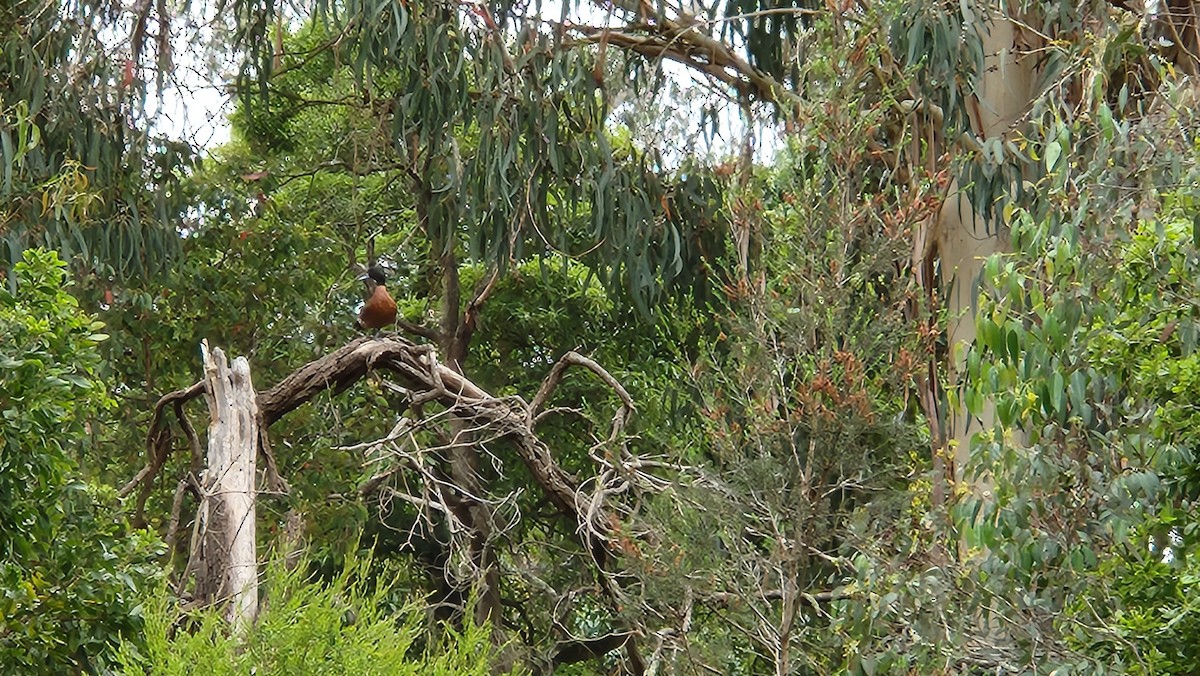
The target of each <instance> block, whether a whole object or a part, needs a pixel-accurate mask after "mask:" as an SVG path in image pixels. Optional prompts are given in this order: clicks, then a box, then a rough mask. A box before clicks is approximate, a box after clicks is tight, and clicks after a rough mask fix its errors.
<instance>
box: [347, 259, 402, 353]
mask: <svg viewBox="0 0 1200 676" xmlns="http://www.w3.org/2000/svg"><path fill="white" fill-rule="evenodd" d="M359 279H360V280H362V281H363V282H365V283H366V285H367V302H366V303H364V304H363V308H362V310H360V311H359V313H358V321H357V322H356V325H357V326H358V328H360V329H375V335H376V336H378V335H379V331H380V329H382V328H383V327H385V326H390V325H391V324H395V323H396V301H394V300H392V296H391V294H389V293H388V290H387V276H386V275H384V274H383V269H382V268H380V267H379V266H377V265H372V266H371V267H370V269H368V270H367V272H366V274H364V275H362V276H361V277H359Z"/></svg>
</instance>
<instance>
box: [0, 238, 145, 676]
mask: <svg viewBox="0 0 1200 676" xmlns="http://www.w3.org/2000/svg"><path fill="white" fill-rule="evenodd" d="M65 268H66V264H65V263H63V262H62V261H60V260H59V259H58V256H57V255H56V254H55V253H53V252H44V251H40V250H32V249H31V250H28V251H26V252H25V254H24V260H23V261H22V262H21V263H18V264H17V265H16V267H15V269H14V271H15V273H16V280H17V285H16V292H15V293H10V292H8V291H3V290H0V415H2V417H3V420H2V423H0V664H3V665H5V669H6V673H45V672H46V671H47V670H49V671H66V670H74V669H81V670H92V669H96V668H99V667H100V666H102V665H103V664H104V662H105V659H106V657H107V656H108V655H109V653H110V651H111V650H112V648H113V647H114V645H115V643H116V641H117V640H118V639H119V638H120V637H121V636H122V635H125V636H136V635H137V634H138V632H139V631H140V627H141V618H140V612H141V611H140V607H139V602H140V600H139V594H140V593H141V591H142V590H143V589H144V585H145V584H146V583H147V582H148V581H152V580H154V579H155V577H156V575H157V574H158V569H157V566H155V565H153V564H152V563H151V561H152V559H153V556H154V555H156V554H157V553H158V552H157V541H156V538H154V537H153V536H151V535H150V534H148V533H144V532H140V531H130V530H129V529H128V528H127V527H126V526H125V524H124V523H123V522H122V520H121V519H120V517H119V514H120V512H119V511H118V509H117V505H116V499H115V495H114V494H113V492H112V490H111V489H106V488H103V487H101V486H97V485H92V484H89V483H87V482H85V481H83V480H82V479H81V478H80V477H79V475H78V473H77V471H76V470H75V458H76V457H77V456H78V455H79V454H81V453H82V452H83V451H84V449H85V448H86V447H87V446H88V444H89V439H90V437H91V436H92V434H93V433H94V430H93V429H91V428H90V425H91V424H94V422H92V421H95V420H98V419H101V417H102V416H101V414H103V413H104V412H105V411H107V410H108V409H110V408H111V407H112V403H113V402H112V399H111V398H110V396H109V394H108V393H107V391H106V388H105V386H104V384H103V382H102V381H101V380H100V378H99V368H100V356H99V352H98V350H97V345H98V344H99V343H100V342H101V341H103V340H104V339H105V338H107V336H106V335H105V334H103V333H100V331H101V330H102V329H103V324H100V323H99V322H96V321H94V320H93V318H91V317H89V316H88V315H87V314H85V313H83V312H81V311H80V310H79V305H78V302H77V301H76V300H75V298H73V297H72V296H71V295H70V294H69V293H67V291H66V290H65V289H64V288H63V287H64V281H65Z"/></svg>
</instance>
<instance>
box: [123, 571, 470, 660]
mask: <svg viewBox="0 0 1200 676" xmlns="http://www.w3.org/2000/svg"><path fill="white" fill-rule="evenodd" d="M307 569H308V567H307V566H305V565H303V564H302V565H299V566H296V567H294V568H291V569H289V568H288V567H286V566H284V565H282V564H281V563H275V564H272V565H270V566H269V567H268V569H267V574H266V582H265V585H264V586H265V589H266V602H265V604H264V605H263V607H262V609H261V612H260V614H259V618H258V622H257V623H256V624H255V625H254V626H253V627H252V628H250V629H249V630H247V632H246V634H245V635H244V636H242V637H236V636H233V635H231V634H230V633H229V632H228V625H227V623H226V622H225V620H224V619H223V617H222V614H221V610H220V609H219V608H211V609H205V610H201V611H198V612H193V613H188V612H185V611H183V610H180V609H179V608H178V606H177V605H176V604H175V602H174V601H173V600H172V599H171V598H169V597H168V595H167V593H166V591H165V590H163V591H161V592H160V593H159V594H158V595H157V596H156V597H155V598H154V599H153V601H152V602H151V603H150V604H149V605H150V609H149V611H148V613H147V615H146V636H145V647H144V650H143V649H142V648H141V647H140V646H139V645H138V644H137V643H136V642H130V643H127V644H125V645H124V646H122V649H121V651H120V662H121V665H122V667H123V672H124V673H126V674H129V675H130V676H139V675H148V674H154V675H155V676H172V675H174V674H192V673H195V668H196V665H198V664H202V665H204V669H205V671H206V672H207V673H208V674H210V675H211V676H222V675H225V674H228V675H230V676H234V675H237V676H243V675H244V674H258V675H259V676H271V675H273V674H278V675H279V676H292V675H294V674H303V675H304V676H315V675H319V674H330V675H336V676H341V675H342V674H355V675H356V676H372V675H374V674H421V675H429V676H436V675H438V674H444V675H446V676H471V675H473V674H478V675H479V676H483V675H484V674H490V673H492V670H491V669H492V662H491V660H492V657H493V656H494V651H493V649H492V645H491V637H490V631H489V629H488V628H487V627H484V626H468V627H467V628H465V629H464V630H462V631H461V632H456V631H454V630H450V629H447V630H446V633H445V635H444V639H443V641H442V642H441V643H440V644H436V643H435V644H434V645H435V646H436V648H434V649H426V650H422V649H421V648H420V647H419V646H420V645H421V643H422V635H421V624H422V622H423V621H424V617H425V616H424V611H423V609H422V606H420V605H417V604H408V605H404V606H402V607H399V608H398V609H397V608H396V606H395V605H394V604H393V598H392V597H393V596H394V593H395V587H396V586H395V584H394V583H392V582H389V580H392V581H394V580H395V578H388V577H386V576H384V577H375V576H374V575H372V572H371V571H372V566H371V561H370V559H360V560H358V561H348V562H347V564H346V567H345V568H344V569H343V571H342V573H341V575H339V576H338V577H337V578H336V579H334V580H333V581H332V582H331V583H329V584H325V583H323V582H321V581H317V580H311V579H306V578H305V573H304V571H306V570H307Z"/></svg>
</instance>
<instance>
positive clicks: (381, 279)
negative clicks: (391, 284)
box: [359, 265, 387, 286]
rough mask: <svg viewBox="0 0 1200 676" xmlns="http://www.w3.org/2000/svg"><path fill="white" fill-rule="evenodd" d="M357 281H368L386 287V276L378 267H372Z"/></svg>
mask: <svg viewBox="0 0 1200 676" xmlns="http://www.w3.org/2000/svg"><path fill="white" fill-rule="evenodd" d="M359 279H361V280H363V281H366V280H368V279H369V280H371V281H372V282H375V283H376V284H378V285H379V286H385V285H387V274H386V273H384V271H383V268H381V267H379V266H378V265H372V266H371V267H370V268H368V269H367V271H366V272H365V273H363V274H362V275H360V276H359Z"/></svg>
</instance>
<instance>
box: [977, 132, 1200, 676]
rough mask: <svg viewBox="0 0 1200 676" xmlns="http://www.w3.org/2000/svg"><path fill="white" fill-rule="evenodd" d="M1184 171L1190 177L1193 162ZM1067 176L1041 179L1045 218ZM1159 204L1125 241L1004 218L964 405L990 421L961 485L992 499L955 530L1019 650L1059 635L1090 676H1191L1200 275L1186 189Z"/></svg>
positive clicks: (1062, 221)
mask: <svg viewBox="0 0 1200 676" xmlns="http://www.w3.org/2000/svg"><path fill="white" fill-rule="evenodd" d="M1101 124H1103V122H1102V123H1101ZM1131 136H1132V135H1131ZM1157 142H1158V143H1159V145H1160V146H1162V145H1163V142H1162V140H1161V139H1158V140H1157ZM1137 143H1138V139H1136V138H1135V140H1134V141H1133V143H1132V144H1131V147H1130V148H1129V150H1127V151H1126V152H1137V151H1138V145H1137ZM1176 161H1178V160H1176ZM1181 164H1182V171H1183V172H1191V173H1187V174H1185V175H1187V176H1189V177H1190V176H1192V175H1194V172H1195V170H1194V169H1190V168H1189V167H1194V166H1195V158H1194V157H1192V158H1188V159H1187V160H1185V163H1181ZM1176 166H1177V167H1178V166H1180V165H1176ZM1179 170H1180V169H1176V171H1179ZM1065 171H1069V170H1064V169H1061V168H1060V169H1059V170H1056V171H1055V172H1054V173H1052V174H1051V175H1050V176H1048V177H1047V179H1046V181H1047V183H1048V184H1049V190H1048V197H1049V201H1050V202H1051V203H1053V202H1054V201H1055V200H1056V199H1058V198H1059V197H1061V196H1062V192H1063V191H1069V189H1070V188H1069V187H1067V184H1066V183H1063V182H1061V175H1062V173H1064V172H1065ZM1151 171H1153V169H1151ZM1193 180H1194V179H1191V178H1188V179H1187V180H1184V181H1182V182H1181V184H1182V185H1191V184H1192V181H1193ZM1161 199H1162V205H1163V206H1162V208H1161V209H1159V210H1158V213H1157V214H1156V215H1155V217H1154V218H1152V219H1147V220H1143V221H1141V222H1139V223H1137V224H1136V226H1135V227H1133V228H1132V229H1130V230H1126V229H1125V228H1123V227H1121V226H1120V225H1117V227H1116V228H1114V227H1113V226H1112V225H1110V223H1112V221H1111V220H1110V218H1111V216H1110V214H1105V213H1093V212H1085V213H1084V214H1083V215H1082V216H1080V215H1079V213H1078V212H1074V211H1071V212H1067V213H1066V214H1065V216H1066V217H1065V218H1060V216H1059V214H1060V213H1061V212H1058V211H1057V210H1053V209H1052V210H1050V211H1049V212H1048V213H1049V214H1050V215H1049V216H1047V217H1046V218H1044V219H1042V220H1038V219H1035V218H1034V217H1033V216H1032V215H1030V214H1029V213H1028V212H1024V211H1021V210H1015V209H1009V210H1008V215H1009V217H1010V227H1011V231H1012V237H1013V242H1014V249H1015V250H1016V251H1017V253H1015V254H1012V255H1009V256H997V257H994V258H992V259H991V260H989V261H988V262H987V265H986V266H985V270H984V282H985V286H984V287H983V289H982V292H981V299H980V305H979V310H978V313H977V315H976V326H977V330H978V339H977V341H976V344H975V347H974V349H973V350H972V351H971V352H970V353H969V354H968V356H967V374H968V378H969V380H968V385H967V387H966V388H965V389H964V391H963V396H964V400H965V402H966V403H967V405H968V407H969V409H970V410H971V411H972V412H974V413H976V414H980V413H982V412H983V411H984V410H985V407H986V406H987V405H988V404H989V403H990V404H992V405H994V407H995V412H996V424H995V427H994V428H993V429H983V430H980V431H979V433H978V434H977V435H976V442H975V444H974V445H973V450H972V455H971V463H970V465H969V466H968V467H967V468H966V470H967V476H968V477H974V478H975V479H976V480H977V481H982V482H983V483H984V485H985V486H987V487H988V488H989V489H990V492H989V493H987V494H981V493H979V492H978V491H976V492H973V493H971V494H969V495H968V496H967V497H966V498H965V499H964V500H963V501H962V502H961V504H960V505H959V508H958V510H957V519H958V523H959V524H960V526H961V527H962V528H963V531H964V532H965V533H966V535H967V538H968V540H967V541H968V542H969V543H971V544H974V545H976V546H977V547H978V549H977V550H976V551H975V554H976V556H977V558H978V565H979V566H980V571H981V573H983V572H986V577H984V578H982V579H983V581H984V584H985V585H986V587H987V588H989V589H990V590H991V591H992V593H994V594H996V595H997V597H998V598H1003V599H1004V602H1003V605H1002V606H1000V607H993V611H994V612H998V613H1002V614H1003V615H1004V616H1005V617H1007V618H1010V619H1011V618H1014V617H1020V618H1022V620H1021V622H1020V623H1019V625H1018V626H1022V627H1023V628H1022V630H1021V631H1019V632H1017V633H1018V634H1019V635H1021V636H1022V637H1023V639H1022V640H1024V641H1028V642H1029V643H1030V644H1032V645H1036V643H1037V642H1038V641H1039V640H1041V637H1042V636H1046V635H1055V634H1058V635H1061V636H1064V637H1069V639H1070V640H1069V646H1070V648H1071V649H1072V650H1075V651H1077V654H1079V655H1083V656H1086V657H1087V658H1089V659H1094V660H1096V661H1097V662H1098V663H1100V664H1116V665H1121V666H1122V667H1123V668H1127V669H1129V670H1131V671H1132V672H1134V673H1192V672H1193V670H1194V665H1195V659H1196V654H1195V648H1194V646H1195V645H1197V644H1198V641H1200V635H1197V634H1196V631H1197V627H1200V623H1197V622H1196V620H1195V613H1194V610H1193V609H1192V608H1191V605H1192V604H1191V603H1190V602H1189V601H1188V600H1187V599H1188V597H1189V594H1188V590H1190V589H1191V587H1192V585H1193V580H1194V570H1195V566H1196V564H1195V556H1194V555H1193V554H1192V550H1193V548H1194V545H1195V542H1196V541H1197V540H1196V535H1197V533H1198V532H1200V526H1198V525H1197V523H1198V521H1197V517H1198V516H1200V514H1198V513H1197V512H1196V503H1195V501H1196V499H1197V496H1198V495H1200V493H1198V492H1197V483H1196V472H1195V469H1194V461H1193V458H1194V449H1195V448H1196V442H1197V435H1196V432H1195V429H1196V423H1197V422H1200V421H1198V420H1197V419H1196V417H1195V413H1194V411H1193V408H1194V407H1193V406H1192V405H1191V404H1190V402H1192V401H1195V398H1196V397H1197V396H1200V387H1198V384H1197V383H1198V378H1197V374H1198V373H1200V358H1198V357H1197V353H1196V340H1197V330H1198V326H1200V325H1198V320H1197V318H1198V317H1200V313H1197V312H1196V305H1195V302H1194V299H1195V298H1197V297H1200V286H1198V285H1197V281H1196V280H1197V279H1200V262H1198V261H1200V259H1198V257H1197V254H1196V248H1195V242H1194V240H1193V237H1192V234H1193V226H1192V220H1193V218H1192V212H1193V209H1194V207H1193V206H1192V205H1193V204H1194V198H1193V196H1192V193H1191V192H1190V189H1186V188H1185V189H1180V190H1176V191H1175V192H1171V193H1166V194H1164V195H1162V196H1161ZM1072 203H1073V201H1072ZM1089 221H1090V222H1089ZM1117 223H1118V224H1119V223H1120V221H1117ZM1015 590H1025V591H1021V592H1019V593H1018V592H1016V591H1015ZM1026 627H1027V629H1026ZM1026 631H1028V632H1029V633H1028V634H1026V633H1025V632H1026ZM1057 659H1060V660H1062V659H1066V656H1065V653H1064V654H1063V655H1061V656H1059V657H1058V658H1057Z"/></svg>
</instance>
